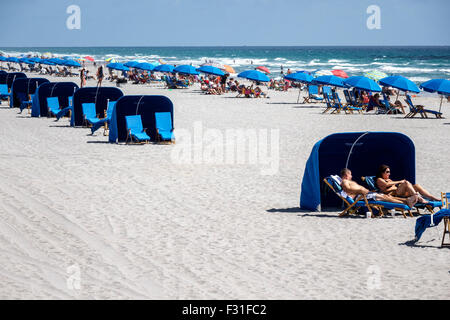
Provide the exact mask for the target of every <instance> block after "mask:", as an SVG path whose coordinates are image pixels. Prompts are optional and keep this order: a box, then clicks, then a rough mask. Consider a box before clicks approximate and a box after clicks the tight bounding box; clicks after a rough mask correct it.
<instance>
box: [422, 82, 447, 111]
mask: <svg viewBox="0 0 450 320" xmlns="http://www.w3.org/2000/svg"><path fill="white" fill-rule="evenodd" d="M420 88H421V89H423V90H424V91H426V92H431V93H434V92H437V93H438V94H441V95H442V97H441V105H440V106H439V112H441V108H442V101H443V99H444V95H445V96H449V95H450V81H449V80H446V79H432V80H429V81H427V82H424V83H422V84H421V85H420Z"/></svg>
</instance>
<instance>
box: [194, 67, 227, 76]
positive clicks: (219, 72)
mask: <svg viewBox="0 0 450 320" xmlns="http://www.w3.org/2000/svg"><path fill="white" fill-rule="evenodd" d="M197 71H199V72H203V73H206V74H212V75H215V76H220V77H221V76H224V75H225V73H224V72H223V71H222V70H220V69H219V68H216V67H213V66H201V67H200V68H198V69H197Z"/></svg>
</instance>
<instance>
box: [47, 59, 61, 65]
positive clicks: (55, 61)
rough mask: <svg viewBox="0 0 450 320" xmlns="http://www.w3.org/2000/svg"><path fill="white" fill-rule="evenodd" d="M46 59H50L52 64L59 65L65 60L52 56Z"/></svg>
mask: <svg viewBox="0 0 450 320" xmlns="http://www.w3.org/2000/svg"><path fill="white" fill-rule="evenodd" d="M48 61H50V62H52V63H54V64H59V65H64V62H65V61H64V60H62V59H59V58H52V59H49V60H48Z"/></svg>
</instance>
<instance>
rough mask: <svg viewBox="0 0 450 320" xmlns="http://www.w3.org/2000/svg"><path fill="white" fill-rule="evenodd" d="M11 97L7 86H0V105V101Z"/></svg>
mask: <svg viewBox="0 0 450 320" xmlns="http://www.w3.org/2000/svg"><path fill="white" fill-rule="evenodd" d="M10 97H11V93H10V92H9V90H8V85H7V84H0V103H1V100H4V99H9V98H10Z"/></svg>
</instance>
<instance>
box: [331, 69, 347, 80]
mask: <svg viewBox="0 0 450 320" xmlns="http://www.w3.org/2000/svg"><path fill="white" fill-rule="evenodd" d="M331 73H332V74H333V75H335V76H336V77H339V78H344V79H347V78H348V74H347V73H346V72H345V71H343V70H331Z"/></svg>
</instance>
